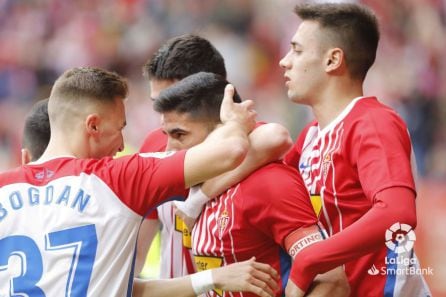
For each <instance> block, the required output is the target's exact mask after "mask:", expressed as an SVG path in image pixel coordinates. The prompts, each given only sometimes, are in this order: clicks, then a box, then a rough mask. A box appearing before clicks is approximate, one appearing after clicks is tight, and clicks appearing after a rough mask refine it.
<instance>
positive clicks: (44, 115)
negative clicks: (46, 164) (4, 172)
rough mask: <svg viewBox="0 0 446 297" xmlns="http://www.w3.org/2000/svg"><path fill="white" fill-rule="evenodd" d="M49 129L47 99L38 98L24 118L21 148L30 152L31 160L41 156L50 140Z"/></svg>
mask: <svg viewBox="0 0 446 297" xmlns="http://www.w3.org/2000/svg"><path fill="white" fill-rule="evenodd" d="M50 136H51V129H50V120H49V118H48V99H44V100H40V101H38V102H37V103H36V104H34V106H33V107H32V109H31V111H30V112H29V113H28V115H27V116H26V119H25V126H24V128H23V140H22V148H25V149H27V150H28V151H29V152H30V153H31V157H32V159H31V161H35V160H37V159H39V158H40V156H42V154H43V152H44V151H45V149H46V147H47V146H48V143H49V141H50Z"/></svg>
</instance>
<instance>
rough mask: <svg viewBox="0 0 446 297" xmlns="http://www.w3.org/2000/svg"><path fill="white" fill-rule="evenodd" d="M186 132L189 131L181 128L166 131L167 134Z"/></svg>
mask: <svg viewBox="0 0 446 297" xmlns="http://www.w3.org/2000/svg"><path fill="white" fill-rule="evenodd" d="M184 132H187V131H186V130H184V129H181V128H173V129H170V130H167V131H166V133H167V134H175V133H184Z"/></svg>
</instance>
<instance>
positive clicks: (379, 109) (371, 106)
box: [349, 97, 402, 123]
mask: <svg viewBox="0 0 446 297" xmlns="http://www.w3.org/2000/svg"><path fill="white" fill-rule="evenodd" d="M349 116H350V117H352V118H354V119H356V120H357V121H370V120H372V121H374V122H377V123H379V122H383V121H398V122H402V119H401V117H400V116H399V115H398V113H397V112H396V111H395V110H394V109H393V108H391V107H390V106H388V105H386V104H384V103H383V102H381V101H379V100H378V98H376V97H364V98H362V99H361V100H358V101H357V102H356V103H355V105H354V106H353V108H352V111H351V113H350V114H349Z"/></svg>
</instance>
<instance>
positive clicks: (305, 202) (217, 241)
mask: <svg viewBox="0 0 446 297" xmlns="http://www.w3.org/2000/svg"><path fill="white" fill-rule="evenodd" d="M316 224H317V218H316V216H315V214H314V211H313V208H312V206H311V204H310V200H309V195H308V192H307V191H306V190H305V187H304V185H303V182H302V179H301V177H300V176H299V173H298V172H297V171H296V170H294V169H293V168H291V167H289V166H286V165H284V164H282V163H271V164H269V165H267V166H264V167H262V168H260V169H258V170H257V171H255V172H254V173H252V174H251V175H250V176H249V177H247V178H246V179H245V180H243V181H242V182H240V183H239V184H237V185H236V186H233V187H232V188H230V189H229V190H227V192H225V193H224V194H222V195H221V196H219V197H218V198H216V199H214V200H212V201H210V202H208V203H207V204H206V206H205V208H204V210H203V212H202V213H201V215H200V217H199V219H198V221H197V223H196V224H195V226H194V229H193V231H192V246H193V251H194V255H195V264H196V266H197V270H199V271H203V270H206V269H212V268H216V267H220V266H225V265H228V264H231V263H235V262H240V261H244V260H248V259H250V258H251V257H252V256H255V257H256V261H258V262H261V263H267V264H270V265H271V266H272V267H273V268H274V269H276V270H277V271H278V272H280V276H281V279H280V280H279V285H280V287H281V288H282V290H280V291H279V292H277V296H281V295H282V294H283V292H284V291H283V290H284V288H285V286H286V282H287V280H288V274H289V269H290V266H291V257H290V256H289V255H288V254H287V252H286V251H285V239H286V238H287V236H288V235H290V234H291V233H292V232H294V231H295V230H296V229H299V228H301V227H308V226H312V225H316ZM207 296H254V295H253V294H250V293H235V292H233V293H229V292H222V291H221V290H213V291H211V292H209V293H208V294H207Z"/></svg>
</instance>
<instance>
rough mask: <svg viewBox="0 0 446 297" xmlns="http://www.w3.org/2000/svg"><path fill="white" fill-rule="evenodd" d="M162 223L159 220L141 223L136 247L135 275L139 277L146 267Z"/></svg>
mask: <svg viewBox="0 0 446 297" xmlns="http://www.w3.org/2000/svg"><path fill="white" fill-rule="evenodd" d="M159 227H160V223H159V220H158V219H152V218H150V219H145V220H144V221H143V222H142V223H141V227H140V229H139V233H138V241H137V246H136V260H135V275H139V274H140V273H141V271H142V268H143V267H144V263H145V260H146V256H147V252H148V251H149V248H150V245H151V244H152V241H153V239H154V238H155V235H156V233H157V232H158V230H159Z"/></svg>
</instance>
